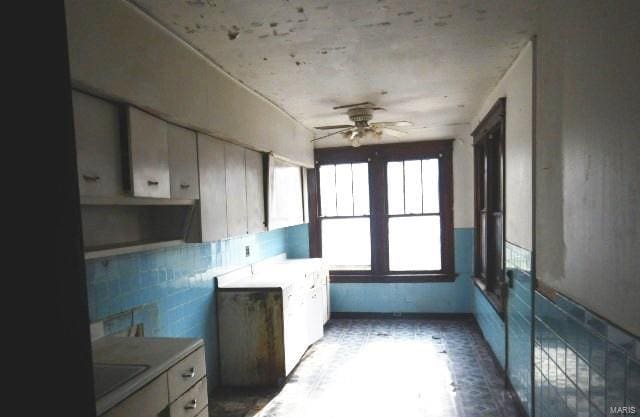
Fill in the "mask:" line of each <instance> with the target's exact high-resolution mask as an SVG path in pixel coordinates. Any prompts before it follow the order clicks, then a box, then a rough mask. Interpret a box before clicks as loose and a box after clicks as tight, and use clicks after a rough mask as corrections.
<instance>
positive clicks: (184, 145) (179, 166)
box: [167, 124, 199, 200]
mask: <svg viewBox="0 0 640 417" xmlns="http://www.w3.org/2000/svg"><path fill="white" fill-rule="evenodd" d="M167 140H168V143H169V174H170V175H169V176H170V181H171V198H183V199H192V200H195V199H198V198H199V191H198V147H197V145H196V133H195V132H193V131H191V130H189V129H184V128H182V127H179V126H175V125H172V124H168V127H167Z"/></svg>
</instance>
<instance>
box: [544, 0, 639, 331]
mask: <svg viewBox="0 0 640 417" xmlns="http://www.w3.org/2000/svg"><path fill="white" fill-rule="evenodd" d="M540 13H541V15H540V17H541V19H540V28H539V30H538V42H537V52H536V55H537V57H536V67H537V78H536V85H537V88H536V162H535V172H536V173H535V175H536V191H535V193H536V205H535V211H536V224H535V228H536V245H535V251H536V269H537V278H538V279H539V280H541V281H542V282H543V283H545V284H547V285H549V286H551V287H553V288H556V289H557V290H558V291H560V292H562V293H564V294H566V295H568V296H570V297H572V298H574V299H575V300H576V301H578V302H580V303H582V304H584V305H585V306H586V307H588V308H590V309H592V310H594V311H595V312H596V313H598V314H600V315H602V316H604V317H605V318H607V319H609V320H611V321H612V322H613V323H615V324H618V325H620V326H622V327H623V328H626V329H628V330H629V331H631V332H633V333H635V334H636V335H640V302H639V301H638V300H639V299H640V279H638V274H639V273H640V256H639V255H640V133H639V132H640V83H639V75H640V48H639V47H638V41H639V40H640V25H639V24H638V22H640V2H638V1H634V0H626V1H623V0H620V1H616V2H602V1H598V0H580V1H578V0H567V1H562V2H557V1H546V2H543V3H542V4H541V8H540Z"/></svg>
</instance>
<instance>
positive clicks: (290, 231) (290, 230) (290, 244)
mask: <svg viewBox="0 0 640 417" xmlns="http://www.w3.org/2000/svg"><path fill="white" fill-rule="evenodd" d="M285 231H286V239H285V240H286V243H287V257H289V258H308V257H309V227H308V225H306V224H301V225H299V226H291V227H287V228H286V229H285Z"/></svg>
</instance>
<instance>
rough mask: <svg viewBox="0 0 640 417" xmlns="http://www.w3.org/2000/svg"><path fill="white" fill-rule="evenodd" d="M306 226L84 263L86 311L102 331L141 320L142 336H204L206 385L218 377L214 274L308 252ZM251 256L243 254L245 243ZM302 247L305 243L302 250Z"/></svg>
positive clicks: (119, 327) (115, 331)
mask: <svg viewBox="0 0 640 417" xmlns="http://www.w3.org/2000/svg"><path fill="white" fill-rule="evenodd" d="M304 229H307V225H300V226H293V227H290V228H285V229H278V230H274V231H270V232H264V233H258V234H255V235H247V236H242V237H238V238H232V239H227V240H222V241H218V242H213V243H202V244H185V245H180V246H176V247H171V248H166V249H160V250H153V251H147V252H139V253H134V254H126V255H119V256H113V257H106V258H99V259H92V260H88V261H87V262H86V270H87V274H86V275H87V291H88V300H89V316H90V320H91V321H92V322H95V321H100V320H105V334H112V333H117V332H119V331H122V330H123V329H126V328H127V327H128V326H129V325H131V324H133V323H142V324H143V325H144V334H145V336H160V337H195V338H203V339H204V341H205V349H206V360H207V367H208V374H209V384H210V385H211V386H214V385H216V380H217V362H218V360H217V340H216V334H217V331H216V317H215V297H214V295H215V294H214V278H215V275H216V274H217V273H218V272H219V271H220V269H221V268H226V267H229V268H233V267H240V266H244V265H247V264H250V263H253V262H256V261H259V260H262V259H265V258H268V257H270V256H275V255H278V254H280V253H283V252H287V251H288V250H291V251H292V255H293V256H292V257H300V256H302V255H304V254H305V253H306V254H308V251H309V250H308V239H307V237H306V236H307V233H308V232H307V231H306V230H304ZM247 245H248V246H249V247H250V256H249V257H246V256H245V246H247ZM305 246H306V247H307V248H306V250H305Z"/></svg>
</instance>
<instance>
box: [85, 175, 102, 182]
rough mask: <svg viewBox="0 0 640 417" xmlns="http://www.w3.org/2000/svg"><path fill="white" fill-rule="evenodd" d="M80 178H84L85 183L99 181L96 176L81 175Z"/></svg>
mask: <svg viewBox="0 0 640 417" xmlns="http://www.w3.org/2000/svg"><path fill="white" fill-rule="evenodd" d="M82 178H84V180H85V181H91V182H98V181H99V180H100V177H99V176H98V175H85V174H82Z"/></svg>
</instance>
